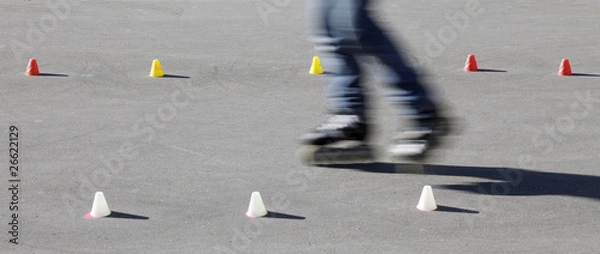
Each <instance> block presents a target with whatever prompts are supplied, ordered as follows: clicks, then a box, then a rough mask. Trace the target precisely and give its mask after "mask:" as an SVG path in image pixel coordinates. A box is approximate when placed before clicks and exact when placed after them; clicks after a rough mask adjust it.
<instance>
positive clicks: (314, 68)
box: [308, 56, 323, 75]
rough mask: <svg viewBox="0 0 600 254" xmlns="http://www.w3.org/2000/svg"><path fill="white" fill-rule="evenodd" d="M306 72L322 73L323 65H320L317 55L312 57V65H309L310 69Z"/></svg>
mask: <svg viewBox="0 0 600 254" xmlns="http://www.w3.org/2000/svg"><path fill="white" fill-rule="evenodd" d="M308 73H310V74H313V75H317V74H322V73H323V67H321V61H320V60H319V57H318V56H315V57H313V61H312V65H311V66H310V71H308Z"/></svg>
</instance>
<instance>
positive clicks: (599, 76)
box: [570, 73, 600, 78]
mask: <svg viewBox="0 0 600 254" xmlns="http://www.w3.org/2000/svg"><path fill="white" fill-rule="evenodd" d="M570 76H575V77H588V78H600V74H592V73H573V74H571V75H570Z"/></svg>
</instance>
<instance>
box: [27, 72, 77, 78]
mask: <svg viewBox="0 0 600 254" xmlns="http://www.w3.org/2000/svg"><path fill="white" fill-rule="evenodd" d="M35 76H44V77H59V78H66V77H68V76H69V75H68V74H62V73H40V74H38V75H35Z"/></svg>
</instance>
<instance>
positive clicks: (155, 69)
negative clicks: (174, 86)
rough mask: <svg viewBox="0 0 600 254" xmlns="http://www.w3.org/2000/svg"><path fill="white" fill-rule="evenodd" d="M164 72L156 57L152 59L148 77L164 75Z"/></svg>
mask: <svg viewBox="0 0 600 254" xmlns="http://www.w3.org/2000/svg"><path fill="white" fill-rule="evenodd" d="M164 75H165V74H164V73H163V71H162V67H161V66H160V62H159V61H158V59H154V60H153V61H152V69H151V70H150V77H155V78H159V77H162V76H164Z"/></svg>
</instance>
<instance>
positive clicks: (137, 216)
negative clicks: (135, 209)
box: [107, 211, 150, 220]
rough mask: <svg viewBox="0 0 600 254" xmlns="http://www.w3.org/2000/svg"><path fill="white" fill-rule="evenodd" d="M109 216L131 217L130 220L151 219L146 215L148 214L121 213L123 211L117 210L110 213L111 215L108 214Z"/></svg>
mask: <svg viewBox="0 0 600 254" xmlns="http://www.w3.org/2000/svg"><path fill="white" fill-rule="evenodd" d="M107 218H117V219H130V220H147V219H150V218H149V217H146V216H140V215H135V214H130V213H121V212H115V211H112V212H111V213H110V215H108V216H107Z"/></svg>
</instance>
